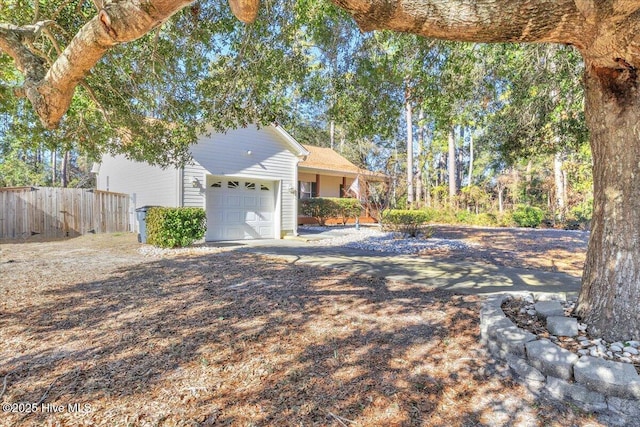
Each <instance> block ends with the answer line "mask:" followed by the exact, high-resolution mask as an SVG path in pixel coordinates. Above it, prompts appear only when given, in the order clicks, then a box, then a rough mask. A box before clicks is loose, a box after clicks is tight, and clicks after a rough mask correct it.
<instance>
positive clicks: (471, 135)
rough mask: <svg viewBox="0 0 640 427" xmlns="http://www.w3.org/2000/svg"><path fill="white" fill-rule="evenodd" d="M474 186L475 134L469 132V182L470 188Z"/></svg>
mask: <svg viewBox="0 0 640 427" xmlns="http://www.w3.org/2000/svg"><path fill="white" fill-rule="evenodd" d="M471 185H473V134H472V133H471V132H469V182H468V183H467V186H468V187H471Z"/></svg>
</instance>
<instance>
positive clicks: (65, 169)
mask: <svg viewBox="0 0 640 427" xmlns="http://www.w3.org/2000/svg"><path fill="white" fill-rule="evenodd" d="M60 174H61V175H62V176H61V177H60V179H61V182H62V187H63V188H67V187H68V186H69V151H65V152H64V156H62V166H61V170H60Z"/></svg>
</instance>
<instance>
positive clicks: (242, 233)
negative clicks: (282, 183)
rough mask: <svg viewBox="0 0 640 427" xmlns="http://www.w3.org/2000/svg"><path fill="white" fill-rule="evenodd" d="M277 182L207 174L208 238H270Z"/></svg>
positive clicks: (273, 231) (275, 225)
mask: <svg viewBox="0 0 640 427" xmlns="http://www.w3.org/2000/svg"><path fill="white" fill-rule="evenodd" d="M277 186H278V184H277V182H276V181H264V180H259V179H247V178H229V177H219V176H209V177H208V178H207V196H206V200H207V202H206V203H207V240H243V239H273V238H275V237H279V234H280V233H279V230H278V228H279V227H278V221H276V216H277V215H276V212H277V210H278V209H277V203H278V200H277V197H276V194H277V192H276V188H277Z"/></svg>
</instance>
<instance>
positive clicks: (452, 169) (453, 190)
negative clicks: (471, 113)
mask: <svg viewBox="0 0 640 427" xmlns="http://www.w3.org/2000/svg"><path fill="white" fill-rule="evenodd" d="M448 170H449V202H450V203H452V204H453V199H454V198H455V197H456V194H458V187H457V186H456V136H455V128H454V127H453V126H451V129H450V130H449V164H448Z"/></svg>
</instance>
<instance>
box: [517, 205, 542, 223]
mask: <svg viewBox="0 0 640 427" xmlns="http://www.w3.org/2000/svg"><path fill="white" fill-rule="evenodd" d="M512 217H513V221H514V222H515V223H516V224H517V225H518V227H529V228H536V227H537V226H539V225H540V223H541V222H542V219H543V218H544V213H543V212H542V209H540V208H536V207H534V206H518V207H517V208H516V210H515V211H514V212H513V214H512Z"/></svg>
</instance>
